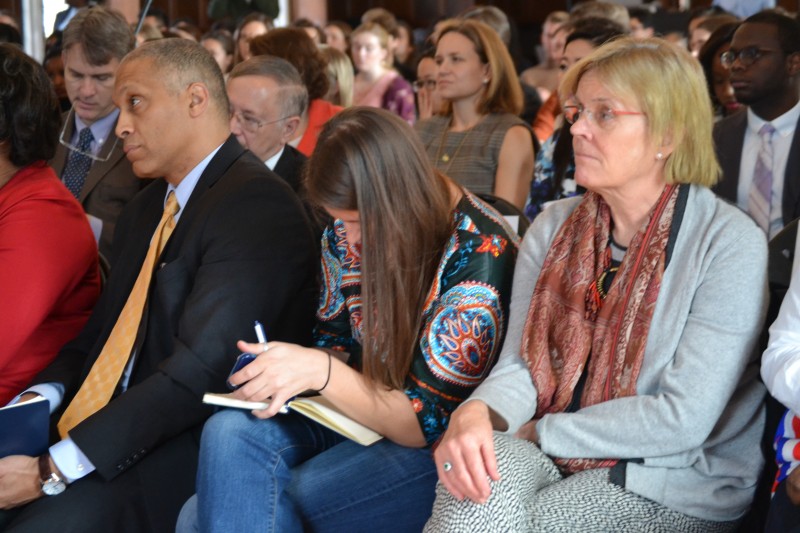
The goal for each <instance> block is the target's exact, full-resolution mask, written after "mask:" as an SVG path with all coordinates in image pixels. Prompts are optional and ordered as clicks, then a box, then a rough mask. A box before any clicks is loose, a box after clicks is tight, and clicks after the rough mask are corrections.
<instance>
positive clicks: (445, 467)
mask: <svg viewBox="0 0 800 533" xmlns="http://www.w3.org/2000/svg"><path fill="white" fill-rule="evenodd" d="M452 469H453V465H452V463H450V462H449V461H445V462H444V463H442V470H444V471H445V472H449V471H451V470H452Z"/></svg>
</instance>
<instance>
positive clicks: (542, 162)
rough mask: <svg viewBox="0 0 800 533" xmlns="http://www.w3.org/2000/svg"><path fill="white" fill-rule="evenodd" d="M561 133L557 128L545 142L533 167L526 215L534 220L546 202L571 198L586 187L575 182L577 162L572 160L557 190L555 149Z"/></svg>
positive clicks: (581, 192)
mask: <svg viewBox="0 0 800 533" xmlns="http://www.w3.org/2000/svg"><path fill="white" fill-rule="evenodd" d="M560 133H561V130H560V129H557V130H556V131H555V132H554V133H553V135H551V136H550V137H549V138H548V139H547V140H546V141H545V142H544V143H543V144H542V149H541V150H539V153H538V154H536V164H535V166H534V167H533V181H531V192H530V195H529V196H528V201H527V203H526V204H525V216H527V217H528V220H531V221H533V219H534V218H536V216H537V215H538V214H539V213H541V212H542V209H544V207H545V204H547V203H548V202H552V201H553V200H560V199H562V198H570V197H572V196H576V195H578V194H583V193H584V191H585V189H584V188H583V187H579V186H578V185H577V184H576V183H575V179H574V177H573V176H574V175H575V162H574V161H572V160H570V162H569V164H568V165H567V170H566V172H565V175H564V179H563V180H562V182H561V184H560V186H559V187H558V190H556V183H555V180H556V176H555V173H556V169H555V165H554V164H553V151H554V150H555V147H556V143H557V142H558V136H559V134H560Z"/></svg>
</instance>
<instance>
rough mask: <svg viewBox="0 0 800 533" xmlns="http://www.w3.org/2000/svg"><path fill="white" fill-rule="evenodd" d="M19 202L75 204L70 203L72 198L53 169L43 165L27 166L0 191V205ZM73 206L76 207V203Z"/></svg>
mask: <svg viewBox="0 0 800 533" xmlns="http://www.w3.org/2000/svg"><path fill="white" fill-rule="evenodd" d="M21 200H49V201H58V202H63V203H65V204H72V203H75V202H72V200H74V198H73V197H72V195H71V194H70V192H69V191H68V190H67V189H66V187H64V185H63V184H62V183H61V181H60V180H59V179H58V177H56V174H55V172H54V171H53V169H52V168H50V167H49V166H47V165H45V164H44V163H42V164H33V165H29V166H27V167H25V168H23V169H21V170H20V171H18V172H17V173H16V174H15V175H14V177H12V178H11V180H10V181H9V182H8V183H6V185H5V186H3V187H2V188H1V189H0V203H6V202H8V201H11V202H18V201H21ZM75 205H76V206H78V204H77V203H75ZM78 207H80V206H78Z"/></svg>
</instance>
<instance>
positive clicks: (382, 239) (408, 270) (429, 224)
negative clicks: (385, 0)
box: [178, 107, 517, 532]
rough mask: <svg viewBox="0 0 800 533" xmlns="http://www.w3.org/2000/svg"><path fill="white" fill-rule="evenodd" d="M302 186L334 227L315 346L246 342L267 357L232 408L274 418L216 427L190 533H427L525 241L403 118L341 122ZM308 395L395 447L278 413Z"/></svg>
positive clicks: (207, 442)
mask: <svg viewBox="0 0 800 533" xmlns="http://www.w3.org/2000/svg"><path fill="white" fill-rule="evenodd" d="M306 187H307V191H308V196H309V198H310V199H311V200H312V201H314V202H315V203H317V204H318V205H320V206H322V207H324V209H325V210H326V211H327V212H328V213H329V214H330V215H331V217H333V218H334V219H335V221H334V222H333V224H332V225H331V226H329V227H328V228H327V229H326V231H325V233H324V235H323V241H322V280H323V286H322V292H321V294H320V305H319V308H318V311H317V327H316V330H315V340H316V346H315V347H313V348H304V347H301V346H297V345H291V344H286V343H280V342H269V343H267V344H266V345H265V344H247V343H244V342H240V344H239V348H240V349H242V350H244V351H246V352H249V353H258V354H259V355H258V357H257V358H256V360H255V361H254V362H252V363H250V365H248V366H247V367H245V368H244V369H243V370H241V371H239V372H238V373H236V374H234V375H233V376H232V377H231V382H232V383H233V384H236V385H242V386H241V388H239V389H238V390H237V391H236V392H234V393H233V394H234V396H235V397H236V398H239V399H243V400H245V399H246V400H258V401H264V400H270V401H271V402H272V403H271V405H270V407H269V409H267V410H264V411H254V412H253V414H249V413H247V412H245V411H240V410H224V411H221V412H219V413H217V414H215V415H214V416H212V417H211V418H210V419H209V422H208V423H207V424H206V426H205V428H204V430H203V438H202V443H201V448H202V449H201V457H200V467H199V471H198V485H197V491H198V494H197V499H196V500H190V502H189V504H187V506H185V507H184V510H183V511H182V515H181V520H180V523H179V528H178V530H179V531H187V530H191V525H190V524H191V522H193V521H194V520H195V517H197V516H199V523H200V526H201V527H200V529H201V530H202V531H265V530H266V531H279V532H293V531H301V529H306V530H320V529H338V530H340V531H368V530H373V531H419V530H420V529H421V528H422V525H423V524H424V523H425V520H426V519H427V517H428V516H429V514H430V511H431V504H432V502H433V488H434V485H435V482H436V471H435V467H434V464H433V459H432V456H431V450H430V446H431V445H432V444H434V443H435V442H436V441H437V439H438V438H439V436H440V435H441V433H442V432H443V431H444V429H445V427H446V426H447V421H448V418H449V414H450V412H451V411H452V410H453V409H455V407H456V406H457V405H458V404H459V403H460V402H461V400H462V399H463V398H465V397H466V396H467V395H469V393H470V392H471V391H472V390H473V389H474V388H475V387H476V386H477V385H478V383H480V382H481V380H482V379H483V376H484V375H486V373H487V372H488V371H489V369H490V368H491V367H492V366H493V364H494V359H495V355H496V354H497V353H498V351H499V348H500V346H501V344H502V341H503V336H504V332H505V317H506V316H507V313H508V307H507V303H508V298H509V295H510V281H511V276H512V272H513V268H514V265H513V264H514V260H515V258H516V249H517V246H516V238H515V237H514V236H513V232H512V231H511V230H510V229H509V228H508V226H507V225H506V224H505V223H504V221H503V219H502V217H500V216H499V215H498V214H497V213H496V212H495V211H494V210H492V209H491V208H489V207H487V206H486V204H484V203H483V202H482V201H481V200H479V199H477V198H476V197H475V196H473V195H472V194H470V193H468V192H466V191H465V190H463V189H462V188H460V187H459V186H457V185H456V184H455V183H453V182H452V181H451V180H450V179H448V178H446V177H445V176H443V175H442V174H440V173H439V172H436V171H435V170H434V169H433V167H432V166H431V165H430V163H428V160H427V158H426V156H425V151H424V148H423V147H422V146H421V145H420V144H419V141H418V140H417V139H416V136H415V135H414V134H413V132H412V130H411V128H410V127H409V126H408V125H407V124H405V123H404V122H403V121H402V120H401V119H400V118H398V117H397V116H395V115H393V114H391V113H389V112H388V111H385V110H380V109H375V108H364V107H358V108H350V109H347V110H345V111H342V112H341V113H340V114H339V115H337V116H336V117H334V118H333V119H332V120H331V121H330V122H329V123H328V124H327V125H326V126H325V129H324V130H323V132H322V135H321V136H320V140H319V145H318V146H317V150H316V152H315V153H314V156H313V157H312V158H311V159H310V161H309V163H308V170H307V183H306ZM309 389H311V390H314V391H319V393H320V394H322V395H323V396H324V397H325V398H326V399H327V400H328V401H330V403H332V404H333V405H334V406H335V407H337V408H338V409H339V410H341V411H342V412H343V413H344V414H346V415H347V416H349V417H350V418H353V419H355V420H356V421H358V422H360V423H361V424H363V425H365V426H367V427H369V428H371V429H373V430H375V431H377V432H378V433H380V434H382V435H383V436H384V437H385V438H384V439H383V440H381V441H378V442H377V443H375V444H372V445H371V446H369V447H364V446H361V445H359V444H357V443H355V442H353V441H349V440H347V439H346V438H344V437H342V436H340V435H338V434H336V433H334V432H332V431H330V430H328V429H326V428H324V427H323V426H321V425H319V424H317V423H316V422H313V421H311V420H309V419H307V418H305V417H304V416H302V415H299V414H296V413H293V412H290V413H289V414H285V415H278V414H277V413H278V409H279V408H280V406H281V405H283V403H284V402H286V401H287V400H289V399H290V398H291V397H292V396H294V395H296V394H299V393H301V392H303V391H306V390H309ZM253 415H255V416H253ZM273 415H277V416H273ZM261 418H266V420H261ZM244 488H246V494H242V495H241V497H236V498H232V497H231V494H236V493H241V491H242V490H243V489H244ZM195 502H196V503H197V505H196V506H195Z"/></svg>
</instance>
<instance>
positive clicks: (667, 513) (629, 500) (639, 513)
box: [424, 434, 737, 533]
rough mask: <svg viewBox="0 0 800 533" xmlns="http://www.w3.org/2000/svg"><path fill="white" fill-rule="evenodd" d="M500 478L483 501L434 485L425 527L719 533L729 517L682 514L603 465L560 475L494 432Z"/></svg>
mask: <svg viewBox="0 0 800 533" xmlns="http://www.w3.org/2000/svg"><path fill="white" fill-rule="evenodd" d="M494 445H495V453H496V454H497V464H498V469H499V471H500V477H501V479H500V481H497V482H490V484H491V486H492V494H491V496H490V497H489V499H488V500H487V502H486V503H485V504H482V505H481V504H476V503H473V502H471V501H469V500H466V499H465V500H463V501H458V500H456V499H455V498H453V497H452V496H451V495H450V493H448V492H447V490H446V489H445V488H444V486H443V485H442V484H441V483H439V484H437V486H436V501H435V503H434V505H433V515H432V516H431V518H430V520H428V523H427V524H426V525H425V529H424V531H425V533H472V532H475V531H480V532H486V533H491V532H503V533H511V532H514V533H516V532H537V533H540V532H541V533H544V532H553V533H565V532H572V531H574V532H580V533H593V532H597V533H609V532H624V533H725V532H729V531H733V530H734V528H735V527H736V525H737V522H713V521H710V520H703V519H701V518H695V517H692V516H688V515H685V514H682V513H679V512H677V511H674V510H672V509H669V508H668V507H664V506H663V505H660V504H658V503H656V502H654V501H652V500H648V499H646V498H643V497H641V496H639V495H637V494H634V493H632V492H629V491H626V490H625V489H623V488H622V487H619V486H617V485H614V484H613V483H611V482H610V481H609V479H608V478H609V470H608V469H607V468H600V469H595V470H586V471H584V472H580V473H578V474H575V475H573V476H570V477H568V478H563V477H562V476H561V474H560V473H559V472H558V469H557V468H556V466H555V465H554V464H553V462H552V461H551V460H550V459H549V458H548V457H547V455H545V454H544V453H543V452H542V451H541V450H540V449H539V448H538V447H537V446H536V445H535V444H533V443H531V442H528V441H525V440H520V439H515V438H512V437H509V436H506V435H500V434H495V437H494Z"/></svg>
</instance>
